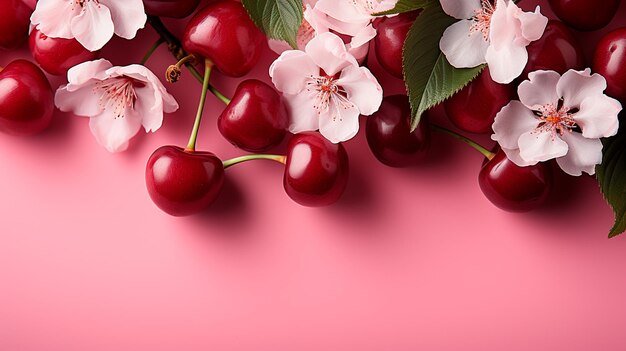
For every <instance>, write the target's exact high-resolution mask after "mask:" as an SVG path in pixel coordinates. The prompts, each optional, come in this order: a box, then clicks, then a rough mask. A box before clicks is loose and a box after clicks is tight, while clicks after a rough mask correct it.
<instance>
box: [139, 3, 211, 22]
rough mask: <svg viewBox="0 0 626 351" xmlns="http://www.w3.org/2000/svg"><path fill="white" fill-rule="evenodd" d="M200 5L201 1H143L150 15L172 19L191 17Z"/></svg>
mask: <svg viewBox="0 0 626 351" xmlns="http://www.w3.org/2000/svg"><path fill="white" fill-rule="evenodd" d="M199 3H200V0H143V6H144V7H145V10H146V13H147V14H148V15H152V16H158V17H171V18H184V17H187V16H189V15H191V13H192V12H193V11H194V10H195V9H196V8H197V7H198V4H199Z"/></svg>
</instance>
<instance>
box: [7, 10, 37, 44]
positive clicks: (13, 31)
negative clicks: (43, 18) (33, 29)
mask: <svg viewBox="0 0 626 351" xmlns="http://www.w3.org/2000/svg"><path fill="white" fill-rule="evenodd" d="M32 13H33V9H31V8H30V7H29V6H28V5H27V4H26V3H25V2H24V1H22V0H2V2H0V48H4V49H14V48H16V47H18V46H20V44H22V43H23V42H24V41H25V40H26V38H27V37H28V26H29V25H30V15H31V14H32Z"/></svg>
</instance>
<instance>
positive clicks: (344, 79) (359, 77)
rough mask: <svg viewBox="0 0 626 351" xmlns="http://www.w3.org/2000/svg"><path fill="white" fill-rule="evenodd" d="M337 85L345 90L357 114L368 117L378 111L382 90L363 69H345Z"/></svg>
mask: <svg viewBox="0 0 626 351" xmlns="http://www.w3.org/2000/svg"><path fill="white" fill-rule="evenodd" d="M337 85H338V86H340V87H343V88H344V89H345V90H346V93H347V98H348V100H349V101H350V102H352V103H354V104H355V105H356V106H357V107H358V109H359V112H360V113H361V114H363V115H366V116H369V115H371V114H372V113H374V112H376V111H378V109H379V108H380V104H381V103H382V101H383V88H382V87H381V86H380V84H379V83H378V80H376V77H374V75H372V73H371V72H370V70H369V69H367V68H365V67H355V66H351V67H346V69H344V70H343V71H342V72H341V76H340V77H339V79H338V80H337Z"/></svg>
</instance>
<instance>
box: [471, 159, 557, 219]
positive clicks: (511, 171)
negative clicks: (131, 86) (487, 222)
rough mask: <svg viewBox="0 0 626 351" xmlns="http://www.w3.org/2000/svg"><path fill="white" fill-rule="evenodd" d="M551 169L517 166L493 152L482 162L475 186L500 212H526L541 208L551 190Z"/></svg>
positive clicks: (544, 166) (535, 166) (541, 166)
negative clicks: (489, 158)
mask: <svg viewBox="0 0 626 351" xmlns="http://www.w3.org/2000/svg"><path fill="white" fill-rule="evenodd" d="M552 178H553V176H552V168H550V166H549V165H548V164H546V163H538V164H536V165H534V166H528V167H520V166H518V165H516V164H515V163H513V162H512V161H511V160H509V159H508V158H507V157H506V154H505V153H504V151H501V150H500V151H498V152H496V155H495V157H494V158H493V159H492V160H485V162H484V163H483V167H482V169H481V170H480V173H479V174H478V184H479V185H480V189H481V190H482V192H483V194H484V195H485V197H487V199H488V200H489V201H491V202H492V203H493V204H494V205H496V206H497V207H499V208H500V209H502V210H505V211H510V212H526V211H530V210H533V209H535V208H537V207H539V206H541V205H542V204H543V203H544V202H545V201H546V199H547V198H548V195H549V193H550V190H551V189H552V183H553V180H552Z"/></svg>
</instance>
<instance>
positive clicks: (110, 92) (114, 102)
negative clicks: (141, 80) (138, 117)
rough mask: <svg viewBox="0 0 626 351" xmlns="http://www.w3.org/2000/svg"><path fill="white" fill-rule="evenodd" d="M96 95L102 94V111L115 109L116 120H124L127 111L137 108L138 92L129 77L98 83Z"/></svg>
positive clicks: (100, 103) (95, 89)
mask: <svg viewBox="0 0 626 351" xmlns="http://www.w3.org/2000/svg"><path fill="white" fill-rule="evenodd" d="M93 92H94V94H100V97H99V99H98V105H99V106H100V108H101V109H103V110H106V109H113V114H114V116H115V118H116V119H117V118H124V116H125V115H126V111H127V109H133V108H135V102H136V101H137V92H136V91H135V86H134V84H133V80H132V79H131V78H128V77H116V78H109V79H105V80H103V81H99V82H97V83H96V86H95V87H94V88H93Z"/></svg>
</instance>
